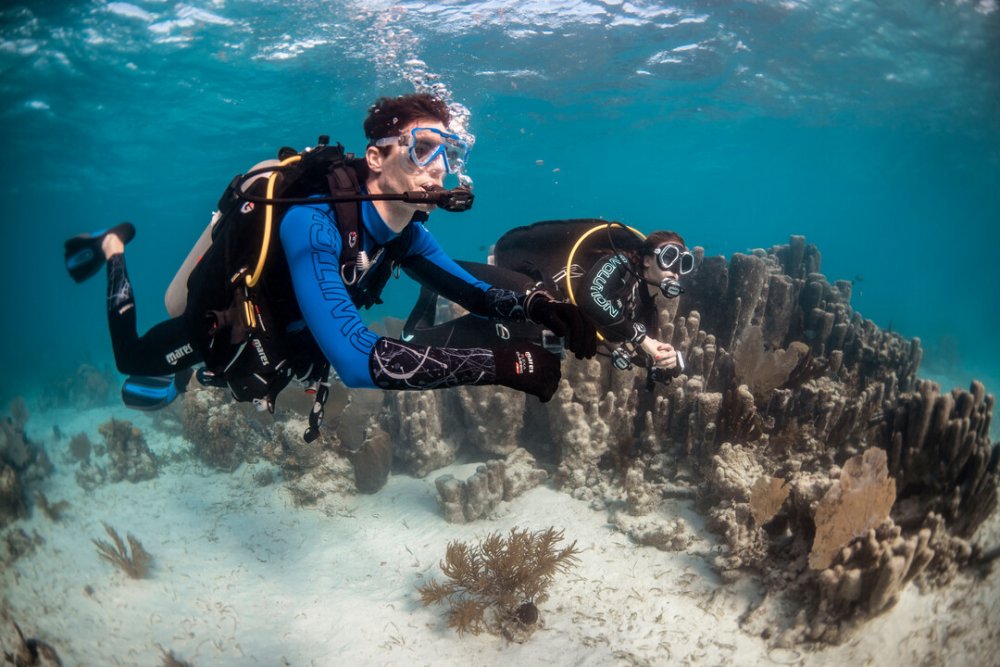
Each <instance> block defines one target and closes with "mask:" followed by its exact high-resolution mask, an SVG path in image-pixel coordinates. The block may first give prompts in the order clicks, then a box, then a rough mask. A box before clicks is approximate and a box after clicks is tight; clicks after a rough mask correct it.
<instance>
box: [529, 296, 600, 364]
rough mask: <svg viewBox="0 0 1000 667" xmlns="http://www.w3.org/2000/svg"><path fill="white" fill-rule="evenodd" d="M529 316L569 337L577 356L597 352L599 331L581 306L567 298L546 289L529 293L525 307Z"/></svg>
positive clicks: (532, 319) (534, 320)
mask: <svg viewBox="0 0 1000 667" xmlns="http://www.w3.org/2000/svg"><path fill="white" fill-rule="evenodd" d="M525 312H526V313H527V315H528V319H529V320H531V321H532V322H535V323H536V324H541V325H542V326H544V327H546V328H548V329H549V330H550V331H552V333H554V334H555V335H556V336H560V337H563V338H565V339H566V347H567V348H569V350H570V352H572V353H573V354H575V355H576V358H577V359H590V358H591V357H592V356H594V355H595V354H597V330H596V329H595V328H594V325H593V323H591V321H590V320H588V319H587V318H585V317H584V316H583V313H581V312H580V309H579V308H577V307H576V306H574V305H573V304H571V303H566V302H565V301H556V300H555V299H553V298H552V297H550V296H549V295H548V294H546V293H545V292H542V291H538V292H533V293H532V294H530V295H529V296H528V301H527V304H526V306H525Z"/></svg>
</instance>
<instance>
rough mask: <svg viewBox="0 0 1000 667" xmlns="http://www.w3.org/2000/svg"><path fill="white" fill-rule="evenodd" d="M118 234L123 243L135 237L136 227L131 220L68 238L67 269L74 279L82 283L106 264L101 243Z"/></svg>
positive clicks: (66, 247) (66, 246) (66, 248)
mask: <svg viewBox="0 0 1000 667" xmlns="http://www.w3.org/2000/svg"><path fill="white" fill-rule="evenodd" d="M112 233H113V234H117V235H118V237H119V238H121V240H122V243H128V242H129V241H131V240H132V239H133V238H135V227H134V226H133V225H132V223H131V222H123V223H121V224H120V225H115V226H114V227H111V228H109V229H104V230H101V231H99V232H92V233H90V234H79V235H77V236H74V237H73V238H71V239H67V240H66V243H65V244H64V246H65V250H66V252H65V260H66V270H67V271H69V275H70V277H71V278H73V280H75V281H76V282H78V283H82V282H83V281H84V280H86V279H87V278H90V277H91V276H92V275H94V274H95V273H97V272H98V271H100V270H101V267H102V266H104V251H103V250H101V244H102V243H103V242H104V237H105V236H107V235H108V234H112Z"/></svg>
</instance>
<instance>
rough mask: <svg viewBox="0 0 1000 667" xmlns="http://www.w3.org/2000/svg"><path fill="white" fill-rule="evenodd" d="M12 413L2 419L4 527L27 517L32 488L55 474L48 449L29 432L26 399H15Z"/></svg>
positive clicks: (0, 519) (0, 510) (0, 523)
mask: <svg viewBox="0 0 1000 667" xmlns="http://www.w3.org/2000/svg"><path fill="white" fill-rule="evenodd" d="M10 412H11V415H10V416H9V417H6V418H3V419H0V528H3V527H4V526H6V525H7V524H9V523H11V522H13V521H16V520H17V519H20V518H22V517H24V516H25V515H26V514H27V502H26V498H27V493H28V487H29V485H31V484H33V483H35V482H38V481H40V480H42V479H44V478H45V477H46V476H47V475H49V474H50V473H51V472H52V463H51V462H50V461H49V458H48V456H47V455H46V453H45V449H44V448H43V447H42V446H41V445H40V444H39V443H35V442H32V441H31V440H30V439H29V438H28V436H27V434H26V433H25V424H27V422H28V410H27V408H26V407H25V404H24V400H23V399H21V398H16V399H14V401H13V402H12V403H11V405H10Z"/></svg>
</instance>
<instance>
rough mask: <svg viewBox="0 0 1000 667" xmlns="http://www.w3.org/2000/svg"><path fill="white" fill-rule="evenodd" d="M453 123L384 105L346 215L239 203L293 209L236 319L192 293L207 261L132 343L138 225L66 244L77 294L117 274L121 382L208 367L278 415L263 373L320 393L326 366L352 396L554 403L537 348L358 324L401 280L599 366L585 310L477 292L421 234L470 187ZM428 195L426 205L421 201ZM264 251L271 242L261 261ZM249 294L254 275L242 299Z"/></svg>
mask: <svg viewBox="0 0 1000 667" xmlns="http://www.w3.org/2000/svg"><path fill="white" fill-rule="evenodd" d="M449 121H450V113H449V111H448V107H447V106H446V105H445V104H444V103H443V102H442V101H441V100H439V99H437V98H434V97H432V96H430V95H427V94H412V95H404V96H402V97H396V98H386V97H382V98H380V99H378V100H377V101H376V102H375V103H374V104H373V105H372V107H371V108H370V110H369V113H368V116H367V118H366V120H365V122H364V131H365V135H366V137H367V138H368V140H369V143H368V146H367V148H366V150H365V153H364V156H363V158H362V159H359V160H355V161H354V162H353V163H352V164H351V166H350V167H348V168H347V170H346V171H350V170H351V169H353V172H351V173H352V174H354V175H356V176H357V187H356V188H354V192H348V195H349V196H347V197H346V200H348V201H349V203H348V204H347V208H346V209H345V208H344V202H343V201H341V200H337V201H336V202H331V200H330V198H329V196H328V197H327V198H326V199H324V198H323V197H322V195H329V193H330V192H333V191H334V190H336V189H337V188H336V186H334V185H331V190H330V191H328V192H316V193H315V194H316V195H317V196H318V199H317V201H318V202H319V203H315V204H313V203H302V202H301V200H293V199H288V200H279V199H266V198H265V199H258V200H252V201H249V200H248V201H242V200H241V201H240V202H238V203H239V204H241V207H240V210H241V211H242V212H246V213H250V212H252V211H253V209H254V208H255V207H254V202H255V201H256V202H257V204H256V206H257V207H258V210H259V207H261V202H267V205H268V206H270V205H271V204H272V203H273V204H274V205H275V209H276V210H279V211H280V210H281V209H280V208H279V207H278V205H277V203H276V202H280V201H286V202H287V201H294V202H297V203H294V204H293V205H291V206H289V207H288V208H287V210H286V211H285V212H284V214H283V216H281V217H280V220H279V221H278V227H277V233H276V235H275V237H276V241H277V245H279V246H280V248H281V251H280V252H272V253H271V254H270V258H269V259H268V260H267V264H266V268H265V269H264V270H263V271H258V277H259V274H260V273H263V277H262V278H261V279H260V281H259V283H257V284H256V285H255V286H254V287H253V288H252V289H250V288H246V287H244V286H243V282H242V277H243V276H240V280H236V281H235V282H232V284H233V285H237V286H238V288H237V289H235V290H234V291H233V294H235V296H232V297H230V296H229V295H227V297H226V298H227V303H228V302H229V301H230V300H231V302H232V305H231V307H229V308H225V307H223V308H217V307H213V306H211V305H210V306H208V307H206V306H205V303H207V302H206V301H205V300H204V299H202V298H201V297H200V294H199V293H200V292H205V291H206V290H208V289H209V288H211V289H216V288H217V286H216V285H215V284H214V283H212V284H208V285H206V282H205V281H204V275H202V276H201V282H200V283H199V282H198V280H196V275H198V274H199V272H200V274H206V273H210V271H207V270H208V269H211V267H205V266H203V265H207V264H209V263H210V261H209V260H210V257H209V254H210V253H206V255H205V257H204V258H203V259H202V260H201V261H200V262H199V265H198V267H196V268H195V270H194V272H193V273H192V276H191V278H189V279H188V283H187V284H188V288H189V290H190V291H189V292H188V294H187V301H186V304H187V307H186V310H185V312H183V313H182V314H180V315H178V316H176V317H174V318H173V319H170V320H167V321H164V322H161V323H160V324H157V325H156V326H154V327H152V328H151V329H150V330H149V331H148V332H147V333H146V334H145V335H143V336H139V335H138V332H137V330H136V315H135V299H134V296H133V293H132V288H131V285H130V283H129V278H128V273H127V271H126V268H125V256H124V246H125V244H126V243H128V242H129V240H131V239H132V237H133V236H134V234H135V230H134V228H133V227H132V225H130V224H128V223H123V224H122V225H119V226H117V227H114V228H111V229H109V230H105V231H102V232H98V233H94V234H84V235H80V236H77V237H74V238H72V239H70V240H68V241H67V242H66V266H67V269H68V271H69V272H70V275H71V276H72V277H73V278H74V279H75V280H76V281H77V282H81V281H83V280H85V279H87V278H88V277H90V276H92V275H94V274H95V273H96V272H97V271H98V270H99V269H100V266H101V265H102V264H104V263H105V261H106V263H107V278H108V299H107V313H108V321H109V326H110V332H111V341H112V347H113V349H114V354H115V362H116V365H117V366H118V369H119V371H121V372H122V373H125V374H133V375H139V376H170V375H174V374H177V372H178V371H179V370H181V369H184V368H189V367H191V366H193V365H194V364H197V363H199V362H203V361H204V362H206V369H207V370H206V371H205V372H204V373H202V372H199V379H201V380H203V381H207V383H209V384H212V383H213V378H215V379H219V377H221V376H225V378H224V380H225V382H223V383H220V386H223V385H228V386H229V387H230V389H231V390H232V391H233V394H234V396H235V397H236V398H238V399H240V400H251V398H252V400H254V402H255V403H257V404H258V408H259V409H262V408H263V407H265V406H266V407H267V408H268V409H271V410H273V399H274V395H276V393H277V391H280V389H281V388H282V387H283V386H284V385H285V384H287V381H288V380H287V379H286V380H284V382H283V383H281V382H279V383H278V384H277V385H276V386H272V387H270V388H264V389H256V388H254V386H253V383H254V382H255V381H258V380H260V378H261V376H262V375H264V376H265V377H267V376H266V375H265V374H264V373H263V370H262V368H264V367H267V369H268V371H269V372H272V373H273V372H275V369H279V368H280V372H281V373H282V374H283V377H284V376H285V375H287V376H289V377H294V378H297V379H300V380H301V379H307V380H310V381H313V382H318V383H320V384H322V383H325V381H326V378H325V373H323V372H322V370H323V369H324V368H325V369H329V366H325V367H324V362H327V361H328V363H329V364H330V365H332V367H333V369H334V370H335V371H336V373H337V375H338V376H339V378H340V380H341V381H342V382H344V384H346V385H347V386H349V387H369V388H382V389H418V390H419V389H436V388H442V387H454V386H458V385H490V384H499V385H504V386H507V387H512V388H514V389H517V390H520V391H524V392H526V393H530V394H533V395H535V396H537V397H539V398H540V399H541V400H542V401H543V402H544V401H548V400H549V399H550V398H551V397H552V395H553V393H554V392H555V390H556V388H557V386H558V382H559V377H560V369H559V357H558V356H556V355H553V354H551V353H549V352H547V351H545V350H544V349H542V348H541V347H539V346H535V345H528V344H517V345H506V346H505V345H497V346H494V347H492V348H488V347H483V346H481V345H479V346H471V347H467V348H461V349H459V348H454V347H432V346H427V345H417V344H414V343H412V342H405V341H403V340H396V339H393V338H390V337H388V336H380V335H378V334H376V333H374V332H372V331H371V330H369V329H368V328H367V327H366V326H365V325H364V323H363V322H362V320H361V317H360V315H359V312H358V307H359V306H365V307H367V306H370V305H371V304H373V303H381V301H380V300H379V298H378V297H379V293H380V292H381V289H382V287H383V286H384V284H385V281H386V280H387V279H388V277H389V274H390V272H391V270H392V268H393V267H394V266H399V267H401V268H403V269H405V270H406V271H407V273H408V274H410V275H411V276H413V277H415V278H416V279H417V280H418V281H419V282H421V283H422V284H423V285H425V286H428V287H431V288H433V289H434V290H435V291H437V292H439V293H440V294H442V295H444V296H446V297H447V298H449V299H451V300H452V301H454V302H456V303H459V304H461V305H462V306H463V307H465V308H466V309H468V310H469V311H470V312H472V313H475V314H476V315H478V316H481V317H485V318H491V319H495V320H502V321H519V320H520V321H526V322H533V323H537V324H538V325H540V326H544V327H546V328H548V329H550V330H551V331H552V332H554V333H555V334H556V335H559V336H565V338H566V345H567V346H568V348H569V349H570V350H572V351H573V352H574V353H575V354H576V355H577V356H578V357H581V358H583V357H591V356H593V355H594V354H595V353H596V337H595V332H594V328H593V326H592V325H591V324H590V323H589V322H588V321H587V320H586V318H584V317H582V316H581V313H580V311H579V309H577V308H576V307H575V306H573V305H571V304H569V303H564V302H560V301H557V300H555V299H553V298H552V297H550V296H549V295H548V294H547V293H546V292H544V291H543V290H532V291H530V292H525V291H513V290H508V289H501V288H498V287H494V286H492V285H490V284H488V283H487V282H484V281H483V280H479V279H477V278H474V277H473V276H472V275H470V274H469V273H468V272H467V271H465V270H463V269H462V268H461V267H460V266H459V265H458V264H456V263H455V262H454V261H453V260H452V259H450V258H449V257H448V256H447V255H446V254H445V253H444V251H443V250H442V249H441V247H440V245H439V244H438V243H437V241H436V240H435V239H434V237H433V236H432V235H431V233H430V232H429V231H428V230H427V228H426V227H425V226H424V225H423V224H420V223H419V222H415V221H417V220H420V221H422V220H424V219H426V214H427V213H428V212H430V211H432V210H433V209H434V208H435V207H436V206H435V203H436V202H438V201H439V200H438V199H435V197H436V195H437V193H441V192H446V193H447V192H451V191H445V190H444V188H443V183H444V179H445V176H446V174H459V175H460V176H461V170H462V169H463V167H464V164H465V161H466V160H467V157H468V150H469V149H468V146H467V144H466V143H465V142H464V141H462V139H461V138H460V137H459V136H457V135H456V134H454V133H452V132H450V131H449V130H448V129H447V128H448V124H449ZM338 148H339V146H338ZM251 173H252V172H251ZM337 173H339V174H341V176H342V175H343V173H346V172H345V170H341V171H340V172H337ZM248 175H249V174H248ZM341 176H338V178H340V177H341ZM352 177H353V176H352ZM331 179H332V177H331ZM332 182H333V181H332V180H331V183H332ZM342 185H343V184H341V190H339V192H340V193H341V194H343V189H342ZM227 192H228V191H227ZM402 193H406V195H405V196H404V195H403V194H402ZM414 193H416V194H414ZM310 194H312V193H310ZM422 195H427V196H426V197H423V200H421V196H422ZM244 197H245V196H244ZM341 199H345V198H344V197H342V198H341ZM470 201H471V196H470ZM345 211H346V213H345ZM270 213H271V212H270V211H269V212H268V214H269V215H270ZM352 216H354V217H356V222H355V224H356V227H353V228H349V229H347V231H345V224H347V223H346V222H345V218H347V217H352ZM219 243H220V242H219V241H218V240H216V241H214V243H213V246H215V245H219ZM347 246H350V247H347ZM266 248H267V237H266V235H265V239H264V250H262V251H261V254H265V253H266ZM210 250H211V249H210ZM217 254H218V253H217ZM345 258H347V259H345ZM212 261H215V260H212ZM201 268H206V271H200V269H201ZM234 280H235V279H234ZM215 282H218V281H215ZM252 282H253V281H252V280H251V277H250V276H249V275H247V276H246V285H251V284H252ZM206 311H207V312H206ZM265 324H266V326H265ZM247 331H249V333H247ZM219 348H224V349H230V348H232V349H236V350H237V352H236V353H235V354H234V356H233V358H232V360H228V358H226V359H222V360H221V361H220V360H219V359H218V358H217V357H218V349H219ZM274 349H280V350H281V352H282V354H281V355H275V354H273V352H272V351H273V350H274ZM248 350H249V352H248ZM279 356H280V359H279ZM209 360H214V361H213V363H211V364H210V363H208V362H209ZM243 366H246V368H245V370H244V371H242V372H241V371H240V368H241V367H243ZM317 369H320V371H321V372H317ZM238 374H241V375H243V376H246V377H243V378H239V377H235V376H236V375H238ZM216 376H219V377H216ZM255 378H256V379H255ZM275 387H276V388H275ZM262 393H264V394H265V395H264V396H261V394H262Z"/></svg>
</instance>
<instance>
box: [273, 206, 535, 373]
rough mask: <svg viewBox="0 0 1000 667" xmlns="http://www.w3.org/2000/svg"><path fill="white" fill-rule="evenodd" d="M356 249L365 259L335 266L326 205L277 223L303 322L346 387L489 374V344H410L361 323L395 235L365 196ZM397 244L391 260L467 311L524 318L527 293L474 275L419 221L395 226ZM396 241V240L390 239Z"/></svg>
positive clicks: (336, 249)
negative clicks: (361, 308) (366, 297)
mask: <svg viewBox="0 0 1000 667" xmlns="http://www.w3.org/2000/svg"><path fill="white" fill-rule="evenodd" d="M361 223H362V225H363V232H362V238H363V250H364V252H365V254H366V255H367V257H368V258H369V260H370V262H371V264H370V266H368V267H367V269H364V267H362V266H361V265H359V266H357V267H355V272H354V275H350V276H344V275H342V271H341V266H342V265H341V260H340V257H341V245H342V239H341V235H340V232H339V230H338V228H337V223H336V218H335V215H334V213H333V211H332V210H331V208H330V206H329V205H326V204H321V205H320V204H318V205H306V206H296V207H294V208H292V209H290V210H289V211H288V213H287V214H286V215H285V217H284V219H283V220H282V223H281V245H282V247H283V248H284V251H285V256H286V258H287V261H288V267H289V272H290V274H291V279H292V285H293V287H294V290H295V297H296V301H297V302H298V305H299V308H300V309H301V312H302V317H303V322H302V323H301V324H300V326H302V325H304V326H307V327H308V328H309V330H310V331H311V332H312V334H313V337H314V338H315V340H316V342H317V343H318V345H319V348H320V349H321V350H322V352H323V354H324V356H325V357H326V358H327V359H328V360H329V361H330V363H331V365H332V366H333V368H334V370H336V372H337V374H338V375H339V376H340V378H341V380H342V381H343V382H344V383H345V384H346V385H347V386H350V387H380V388H383V389H431V388H437V387H450V386H456V385H459V384H493V383H495V382H496V381H497V371H496V363H495V359H494V351H493V350H491V349H489V348H446V347H426V346H418V345H410V344H408V343H406V342H404V341H400V340H394V339H391V338H387V337H383V336H379V335H378V334H375V333H374V332H372V331H371V330H370V329H368V328H367V327H366V326H365V324H364V322H362V320H361V316H360V314H359V313H358V308H357V306H358V303H359V302H360V298H361V295H362V294H363V293H364V291H365V288H366V287H367V285H366V281H367V280H368V278H369V277H370V276H372V275H375V273H376V272H377V269H378V268H379V265H380V264H381V263H383V262H387V261H390V259H389V257H388V255H389V253H388V252H387V251H386V247H387V245H388V244H390V243H392V242H394V241H397V237H400V236H401V235H400V234H397V233H395V232H393V231H392V230H391V229H390V228H389V227H388V226H387V225H386V224H385V222H384V221H383V220H382V218H381V216H380V215H379V213H378V211H377V210H376V209H375V206H374V205H373V204H372V203H371V202H363V203H362V205H361ZM402 239H403V241H402V242H403V243H404V244H405V245H404V247H403V248H402V249H401V250H400V249H397V250H396V252H395V257H396V260H395V261H396V262H398V264H399V265H400V266H401V267H402V268H404V269H406V271H407V273H408V274H410V275H411V276H413V277H414V278H416V279H417V280H418V281H419V282H421V283H422V284H424V285H427V286H429V287H432V288H433V289H434V290H435V291H437V292H438V293H440V294H443V295H445V296H446V297H448V298H449V299H451V300H452V301H454V302H456V303H458V304H460V305H461V306H463V307H465V308H466V309H468V310H469V311H470V312H472V313H474V314H477V315H481V316H484V317H495V318H499V319H506V320H523V319H526V300H527V298H528V297H527V296H526V295H524V294H521V293H516V292H511V291H508V290H501V289H498V288H495V287H492V286H490V285H489V284H487V283H485V282H483V281H482V280H478V279H476V278H474V277H473V276H472V275H470V274H469V273H468V272H466V271H465V270H464V269H462V268H461V267H459V266H458V264H456V263H455V262H454V261H453V260H452V259H451V258H450V257H448V256H447V255H446V254H445V253H444V251H443V250H442V249H441V246H440V245H438V243H437V241H436V240H435V239H434V237H433V236H432V235H431V234H430V232H428V231H427V229H426V228H424V226H423V225H421V224H419V223H416V222H413V223H411V224H410V225H409V226H408V227H407V228H406V229H405V230H404V232H403V235H402ZM397 243H398V241H397Z"/></svg>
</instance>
